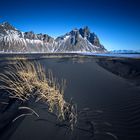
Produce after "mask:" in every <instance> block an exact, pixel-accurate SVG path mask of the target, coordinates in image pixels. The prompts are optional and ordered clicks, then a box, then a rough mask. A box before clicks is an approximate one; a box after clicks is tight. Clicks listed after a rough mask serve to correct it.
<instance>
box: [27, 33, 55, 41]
mask: <svg viewBox="0 0 140 140" xmlns="http://www.w3.org/2000/svg"><path fill="white" fill-rule="evenodd" d="M24 38H25V39H31V40H41V41H43V42H44V43H47V42H50V43H52V42H53V40H54V39H53V38H52V37H50V36H49V35H47V34H41V33H40V34H35V33H34V32H33V31H30V32H25V33H24Z"/></svg>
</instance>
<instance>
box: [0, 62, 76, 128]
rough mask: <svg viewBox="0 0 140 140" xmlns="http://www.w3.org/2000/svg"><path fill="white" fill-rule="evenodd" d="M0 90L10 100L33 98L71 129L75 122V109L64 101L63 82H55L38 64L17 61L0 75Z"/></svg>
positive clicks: (50, 74)
mask: <svg viewBox="0 0 140 140" xmlns="http://www.w3.org/2000/svg"><path fill="white" fill-rule="evenodd" d="M0 82H1V84H0V89H3V90H5V91H7V92H8V93H9V94H10V96H9V97H10V98H16V99H18V100H21V101H23V102H24V101H27V100H29V99H30V97H34V98H35V99H36V102H38V101H41V102H44V103H45V104H47V106H48V108H49V111H50V112H53V113H55V115H57V117H58V118H59V119H60V120H63V121H67V122H68V123H69V124H70V126H71V128H72V129H73V126H74V124H76V121H77V114H76V108H75V106H74V105H72V104H71V103H68V102H66V101H65V99H64V86H65V80H64V81H63V82H62V85H60V84H58V83H57V82H56V79H55V78H53V75H52V73H51V72H49V74H48V77H46V72H45V70H44V68H43V67H42V66H41V64H40V63H37V62H34V63H32V62H29V61H17V62H16V63H15V64H13V65H11V66H10V65H9V66H8V67H7V68H6V69H5V72H4V73H0Z"/></svg>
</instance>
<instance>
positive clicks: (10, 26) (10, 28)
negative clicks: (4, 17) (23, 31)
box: [0, 22, 16, 30]
mask: <svg viewBox="0 0 140 140" xmlns="http://www.w3.org/2000/svg"><path fill="white" fill-rule="evenodd" d="M0 28H4V29H6V30H16V28H15V27H13V26H12V25H11V24H10V23H9V22H3V23H1V24H0Z"/></svg>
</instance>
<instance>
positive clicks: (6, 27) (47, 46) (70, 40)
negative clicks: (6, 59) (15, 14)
mask: <svg viewBox="0 0 140 140" xmlns="http://www.w3.org/2000/svg"><path fill="white" fill-rule="evenodd" d="M0 52H106V49H105V48H104V46H103V45H101V44H100V41H99V39H98V37H97V35H95V34H94V33H90V30H89V29H88V27H85V28H83V29H82V28H81V29H79V30H78V29H74V30H72V31H71V32H69V33H67V34H65V35H64V36H60V37H57V38H56V39H54V38H52V37H50V36H49V35H47V34H35V33H34V32H32V31H30V32H21V31H20V30H18V29H16V28H15V27H13V26H12V25H10V24H9V23H8V22H4V23H2V24H0Z"/></svg>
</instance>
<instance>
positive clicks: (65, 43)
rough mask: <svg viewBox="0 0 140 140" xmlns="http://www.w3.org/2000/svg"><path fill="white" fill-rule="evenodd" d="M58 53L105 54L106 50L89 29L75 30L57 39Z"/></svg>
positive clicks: (56, 49)
mask: <svg viewBox="0 0 140 140" xmlns="http://www.w3.org/2000/svg"><path fill="white" fill-rule="evenodd" d="M55 41H56V44H57V45H56V47H55V50H54V51H56V52H77V51H79V52H105V51H106V49H105V48H104V46H103V45H101V44H100V41H99V39H98V37H97V35H95V34H94V33H90V30H89V28H88V27H85V28H83V29H82V28H80V29H74V30H72V31H71V32H69V33H67V34H65V35H64V36H60V37H58V38H56V40H55Z"/></svg>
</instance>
